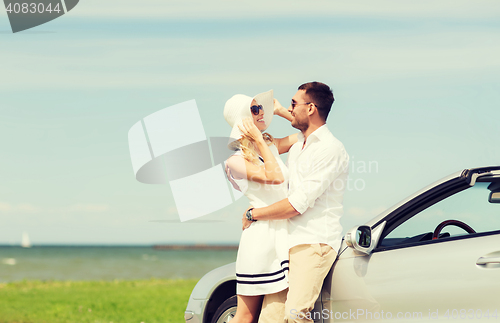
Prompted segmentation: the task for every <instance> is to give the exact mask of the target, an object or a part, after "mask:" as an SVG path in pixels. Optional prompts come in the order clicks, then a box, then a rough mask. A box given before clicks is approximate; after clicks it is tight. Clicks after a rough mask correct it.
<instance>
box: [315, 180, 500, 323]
mask: <svg viewBox="0 0 500 323" xmlns="http://www.w3.org/2000/svg"><path fill="white" fill-rule="evenodd" d="M490 184H491V183H476V185H474V186H473V187H471V188H468V189H465V190H462V189H459V190H457V191H459V192H456V193H455V194H452V195H451V196H447V195H449V194H446V195H445V196H447V197H446V198H444V199H443V198H442V196H436V195H435V194H434V195H429V196H427V197H426V199H427V201H431V202H428V204H430V206H428V205H426V206H425V207H422V209H423V210H420V211H418V212H413V213H412V212H408V213H407V214H404V212H403V214H399V215H396V216H395V215H394V214H391V216H388V217H387V219H386V221H382V222H380V223H379V224H378V225H377V227H373V228H372V230H373V231H374V232H375V231H376V230H377V229H379V230H383V233H382V234H381V237H382V238H381V239H380V240H379V241H378V242H377V247H376V248H375V249H374V250H373V252H371V253H370V255H360V254H358V253H356V252H355V251H354V250H353V249H351V248H345V249H344V250H343V251H342V252H341V253H340V256H339V259H338V260H337V261H336V263H335V264H334V267H333V270H332V273H331V275H330V277H329V278H327V280H326V282H325V284H326V285H330V286H325V288H324V291H330V293H329V294H328V292H326V294H323V295H322V297H323V303H324V308H323V312H322V315H323V320H324V322H328V321H332V320H335V321H346V322H350V321H356V322H360V321H371V320H377V321H382V322H384V321H392V320H399V321H411V322H423V321H429V320H432V319H437V318H439V319H447V320H450V319H467V320H484V319H488V318H489V319H497V318H498V310H497V308H498V307H499V303H498V297H497V294H498V290H499V288H500V264H499V263H500V260H499V259H500V258H499V257H500V204H493V203H489V202H488V196H489V193H490V191H489V190H488V186H490ZM436 194H443V192H442V191H441V192H438V193H436ZM416 200H418V199H416ZM435 201H439V202H435ZM420 202H421V200H420ZM450 219H454V220H460V221H462V222H463V223H466V224H468V225H469V226H470V227H472V228H473V229H474V230H475V231H476V233H472V234H470V233H466V232H465V231H464V230H463V229H461V228H457V227H454V226H448V227H445V228H444V229H443V230H442V232H441V235H440V237H441V238H438V239H436V240H432V234H433V231H434V229H435V227H437V226H438V224H440V223H442V222H443V221H445V220H450Z"/></svg>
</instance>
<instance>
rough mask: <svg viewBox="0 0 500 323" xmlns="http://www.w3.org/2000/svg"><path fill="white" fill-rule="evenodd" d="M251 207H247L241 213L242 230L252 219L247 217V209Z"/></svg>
mask: <svg viewBox="0 0 500 323" xmlns="http://www.w3.org/2000/svg"><path fill="white" fill-rule="evenodd" d="M250 208H251V207H249V208H248V209H246V210H245V212H244V213H243V218H242V219H241V224H242V227H241V229H242V230H245V229H247V228H249V227H250V225H251V224H252V221H249V220H248V219H247V211H248V210H249V209H250Z"/></svg>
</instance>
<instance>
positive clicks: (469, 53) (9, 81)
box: [0, 30, 500, 90]
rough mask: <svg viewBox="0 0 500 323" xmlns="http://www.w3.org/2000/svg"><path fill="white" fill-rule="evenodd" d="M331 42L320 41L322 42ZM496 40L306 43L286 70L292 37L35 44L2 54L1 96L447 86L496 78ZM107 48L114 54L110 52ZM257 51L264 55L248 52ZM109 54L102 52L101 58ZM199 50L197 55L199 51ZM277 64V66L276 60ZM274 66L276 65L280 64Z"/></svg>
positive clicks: (441, 35) (380, 37)
mask: <svg viewBox="0 0 500 323" xmlns="http://www.w3.org/2000/svg"><path fill="white" fill-rule="evenodd" d="M325 37H326V39H330V40H332V41H328V42H325V41H321V40H322V39H325ZM499 37H500V32H497V31H495V30H489V31H485V30H468V31H464V30H457V31H446V32H445V31H441V32H435V31H431V30H428V31H427V32H420V33H418V34H416V35H408V36H405V37H404V38H403V37H401V35H400V34H397V33H396V34H391V33H385V32H382V33H380V34H366V33H364V34H363V33H349V32H345V31H344V32H340V31H338V32H335V33H333V32H332V33H331V34H327V35H319V36H317V37H316V36H311V37H310V39H309V40H310V42H311V43H313V44H315V46H314V47H315V55H316V56H315V59H313V60H306V61H302V62H301V68H300V69H299V70H295V69H290V66H291V64H296V59H297V58H299V57H304V56H307V55H308V48H307V47H304V48H296V49H294V51H293V53H290V54H288V55H287V56H285V57H283V46H287V45H286V44H290V43H293V41H294V38H295V36H294V35H287V36H283V37H281V38H279V40H276V39H275V38H274V37H273V36H272V35H269V36H263V37H261V38H259V39H249V38H247V37H246V38H245V37H244V38H241V39H239V38H236V37H235V38H230V39H217V38H210V36H207V38H204V39H196V40H195V39H189V38H186V39H175V38H171V39H168V38H161V39H158V38H145V39H137V38H131V39H127V40H119V39H107V40H89V39H87V40H85V39H78V40H77V41H72V40H66V41H65V47H66V50H65V51H64V52H59V51H52V50H51V49H52V48H56V47H58V46H60V44H59V43H60V42H58V41H50V40H43V44H42V43H40V44H33V46H36V47H38V48H39V50H38V51H36V52H33V51H31V52H30V51H25V50H24V49H22V48H18V47H14V48H12V47H5V48H4V49H3V50H2V52H1V53H0V60H2V61H8V62H10V64H3V65H1V66H0V74H1V75H11V77H5V78H1V79H0V86H1V87H2V89H3V90H9V89H11V90H15V89H19V88H22V89H24V90H28V89H46V88H57V89H92V88H93V89H113V88H116V89H122V88H134V89H140V88H143V89H144V88H146V89H151V88H162V89H163V88H165V87H167V86H179V85H180V86H182V85H185V86H190V87H191V86H197V85H201V86H204V85H227V84H228V83H231V84H241V85H245V86H258V85H261V84H262V80H263V79H265V80H267V81H268V82H270V83H273V84H290V82H292V83H293V84H295V83H296V82H295V80H297V79H311V77H312V78H318V79H319V78H325V76H327V75H331V74H332V73H334V74H335V75H336V78H337V79H339V80H342V83H343V84H359V83H360V82H365V83H366V82H373V81H376V82H381V81H383V80H392V79H410V78H415V77H427V78H429V77H434V76H443V75H445V76H446V77H448V78H449V79H450V81H453V80H456V79H464V78H467V77H472V78H474V77H475V78H477V77H479V76H480V77H481V78H482V79H483V80H484V79H485V76H488V75H490V76H491V78H493V77H495V78H496V75H497V74H498V70H499V69H500V60H499V59H498V57H500V43H498V42H492V41H491V40H492V39H498V38H499ZM110 44H111V45H112V46H110ZM254 46H258V47H259V48H267V49H266V52H265V53H264V52H259V51H257V52H249V51H248V50H247V49H248V48H252V47H254ZM104 48H106V49H107V50H105V51H103V49H104ZM201 49H203V51H202V52H200V50H201ZM273 58H275V59H273ZM277 58H279V59H277Z"/></svg>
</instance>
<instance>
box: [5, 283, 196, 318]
mask: <svg viewBox="0 0 500 323" xmlns="http://www.w3.org/2000/svg"><path fill="white" fill-rule="evenodd" d="M196 282H197V281H196V280H193V279H190V280H165V279H151V280H138V281H90V282H89V281H77V282H74V281H63V282H60V281H49V282H40V281H22V282H13V283H6V284H0V322H2V323H21V322H23V323H28V322H30V323H41V322H46V323H60V322H64V323H66V322H75V323H76V322H78V323H85V322H88V323H97V322H99V323H109V322H113V323H122V322H133V323H140V322H144V323H153V322H162V323H167V322H175V323H179V322H183V320H184V310H185V309H186V305H187V301H188V299H189V295H190V294H191V291H192V289H193V287H194V285H196Z"/></svg>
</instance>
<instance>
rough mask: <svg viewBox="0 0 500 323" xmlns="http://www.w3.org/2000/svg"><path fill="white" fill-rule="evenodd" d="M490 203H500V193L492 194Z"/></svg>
mask: <svg viewBox="0 0 500 323" xmlns="http://www.w3.org/2000/svg"><path fill="white" fill-rule="evenodd" d="M488 202H490V203H500V192H491V193H490V198H489V199H488Z"/></svg>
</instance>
